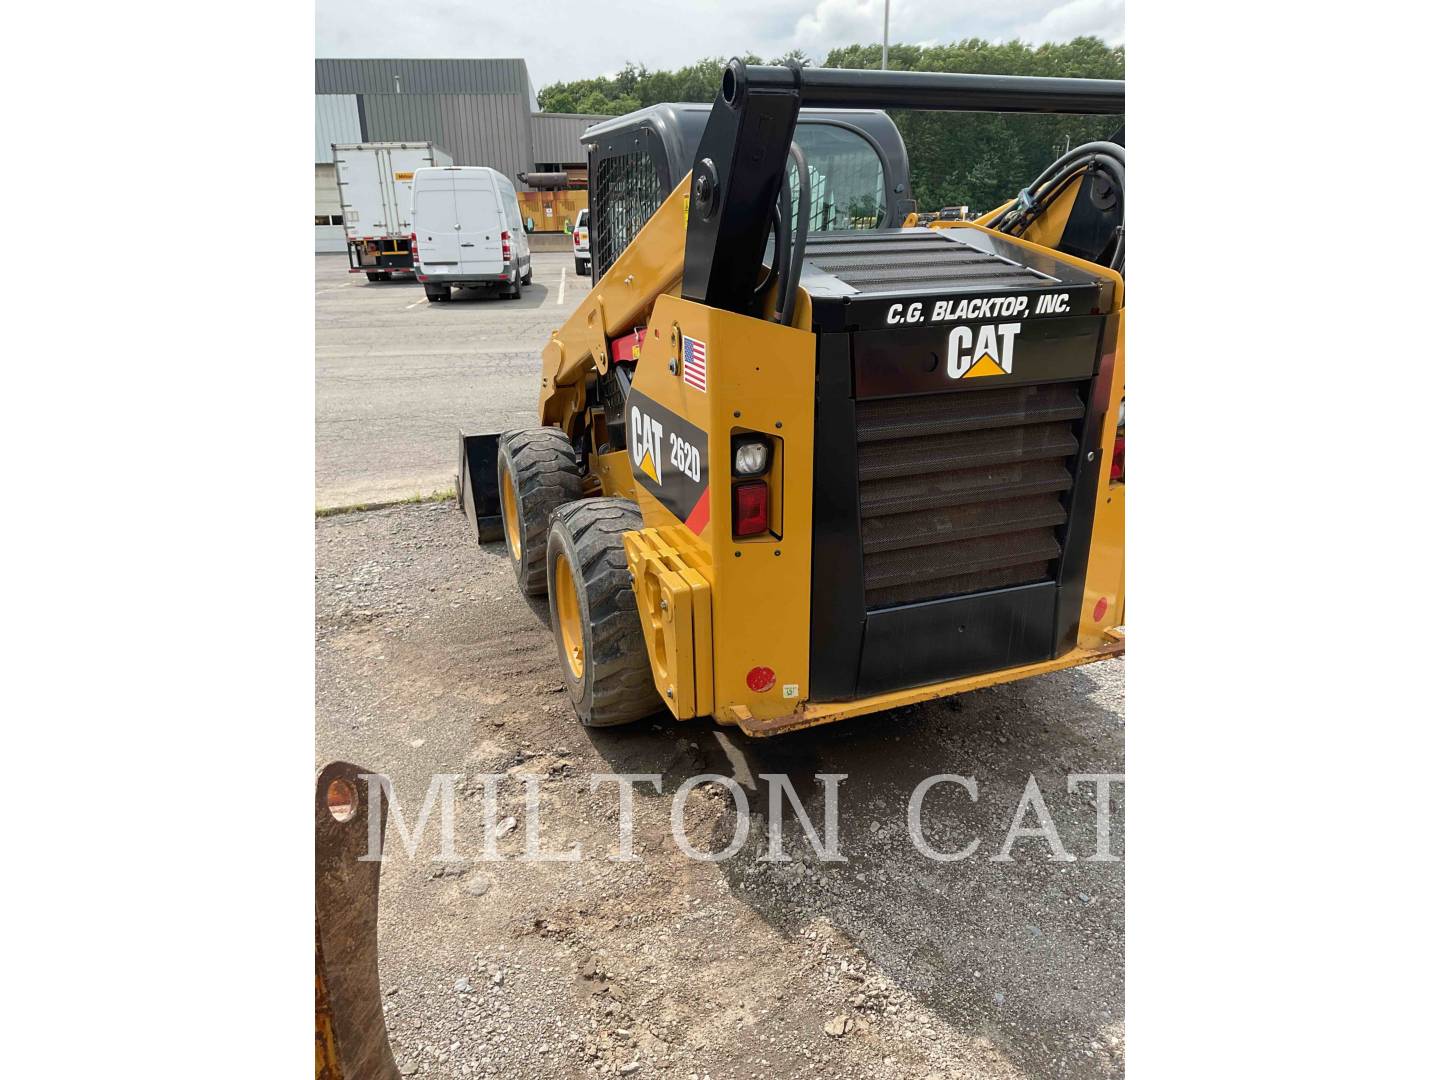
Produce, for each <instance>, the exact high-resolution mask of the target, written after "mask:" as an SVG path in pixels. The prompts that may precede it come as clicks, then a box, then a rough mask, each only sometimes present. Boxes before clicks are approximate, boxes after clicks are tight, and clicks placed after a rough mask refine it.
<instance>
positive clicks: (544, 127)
mask: <svg viewBox="0 0 1440 1080" xmlns="http://www.w3.org/2000/svg"><path fill="white" fill-rule="evenodd" d="M609 119H611V118H610V117H608V116H599V115H595V114H591V113H583V114H581V113H537V114H536V115H534V116H532V117H531V118H530V145H531V151H532V160H533V161H534V163H535V164H544V163H547V162H550V163H556V162H558V163H559V164H562V165H583V164H585V160H586V155H585V148H584V147H583V146H581V145H580V136H581V135H583V134H584V132H585V129H586V128H588V127H591V126H593V125H594V124H598V123H599V122H600V121H601V120H609Z"/></svg>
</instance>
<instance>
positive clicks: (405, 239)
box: [331, 142, 451, 281]
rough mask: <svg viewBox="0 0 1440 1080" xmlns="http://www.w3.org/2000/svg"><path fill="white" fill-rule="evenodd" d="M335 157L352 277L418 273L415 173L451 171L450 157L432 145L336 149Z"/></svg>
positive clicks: (376, 144)
mask: <svg viewBox="0 0 1440 1080" xmlns="http://www.w3.org/2000/svg"><path fill="white" fill-rule="evenodd" d="M331 152H332V153H333V155H334V158H335V180H336V182H337V183H338V184H339V185H340V205H341V207H342V208H343V210H344V213H345V241H346V243H345V246H346V250H347V251H348V252H349V253H350V272H351V273H352V274H361V273H363V274H364V275H365V276H366V277H367V278H368V279H369V280H371V281H388V280H389V279H390V276H391V274H396V273H401V274H411V273H414V265H415V264H414V258H413V256H412V254H411V251H410V234H411V233H413V232H414V231H415V230H414V227H413V226H412V224H411V221H410V204H411V195H410V188H411V185H412V184H413V183H414V180H415V170H416V169H423V168H430V167H434V166H443V165H449V164H450V163H451V158H450V155H449V154H447V153H445V151H443V150H441V149H440V148H439V147H438V146H436V145H435V144H434V143H431V142H370V143H348V144H340V143H336V144H332V146H331Z"/></svg>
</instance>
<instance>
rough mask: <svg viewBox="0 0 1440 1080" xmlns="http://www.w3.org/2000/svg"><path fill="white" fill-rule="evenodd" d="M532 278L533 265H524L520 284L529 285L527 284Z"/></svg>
mask: <svg viewBox="0 0 1440 1080" xmlns="http://www.w3.org/2000/svg"><path fill="white" fill-rule="evenodd" d="M534 280H535V267H534V266H533V265H532V266H527V267H525V277H524V278H522V279H521V281H520V284H521V285H529V284H530V283H531V282H532V281H534Z"/></svg>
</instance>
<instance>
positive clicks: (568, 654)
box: [555, 554, 585, 679]
mask: <svg viewBox="0 0 1440 1080" xmlns="http://www.w3.org/2000/svg"><path fill="white" fill-rule="evenodd" d="M555 620H556V622H558V623H559V624H560V627H559V629H560V651H561V652H563V653H564V654H565V662H566V663H567V664H569V665H570V671H571V673H572V674H573V675H574V676H575V678H577V679H580V678H584V676H585V635H584V633H583V632H582V630H581V628H580V594H579V593H578V592H576V591H575V574H574V573H573V572H572V571H571V569H570V560H569V559H567V558H566V557H565V556H564V555H563V554H561V555H557V556H556V557H555Z"/></svg>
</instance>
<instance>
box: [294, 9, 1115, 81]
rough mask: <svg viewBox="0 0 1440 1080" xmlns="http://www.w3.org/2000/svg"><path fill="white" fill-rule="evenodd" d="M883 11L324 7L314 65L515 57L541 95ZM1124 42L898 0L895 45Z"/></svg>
mask: <svg viewBox="0 0 1440 1080" xmlns="http://www.w3.org/2000/svg"><path fill="white" fill-rule="evenodd" d="M884 10H885V0H668V2H666V0H628V2H623V3H622V2H619V0H615V2H610V3H605V2H603V0H602V2H596V0H589V2H586V0H534V2H532V3H528V4H520V3H514V2H495V0H425V2H424V3H405V2H403V0H316V5H315V18H316V37H315V55H316V56H324V57H365V56H372V57H387V58H388V57H470V56H493V57H512V56H518V57H521V58H523V59H524V60H525V62H526V64H527V65H528V66H529V69H530V78H531V81H532V82H534V84H535V89H536V90H540V89H542V88H543V87H545V86H548V85H549V84H551V83H554V82H568V81H570V80H572V79H588V78H593V77H595V76H597V75H607V74H613V73H615V72H616V71H619V70H620V69H621V68H622V67H624V66H625V62H626V61H627V60H633V61H634V62H635V63H637V64H644V65H645V66H646V67H648V68H650V69H651V70H652V71H653V70H659V69H667V68H678V67H684V66H685V65H686V64H690V63H693V62H694V61H696V60H699V59H702V58H704V57H707V56H723V57H729V56H735V55H739V54H744V53H750V52H753V53H757V54H759V55H760V56H761V57H763V58H765V59H767V60H769V59H772V58H774V57H777V56H781V55H783V54H784V53H786V52H789V51H790V50H791V49H803V50H804V51H805V54H806V55H807V56H809V57H811V58H813V59H815V60H823V59H824V58H825V54H826V53H827V52H829V50H830V49H832V48H834V47H836V46H840V45H851V44H855V43H857V42H859V43H870V42H877V43H878V42H879V41H880V35H881V26H882V23H883V20H884ZM1082 34H1090V35H1093V36H1095V37H1098V38H1100V39H1102V40H1103V41H1106V42H1107V43H1109V44H1112V45H1118V44H1122V43H1123V42H1124V40H1125V4H1124V0H891V4H890V41H891V44H897V43H903V44H906V45H929V44H936V43H940V42H948V41H959V40H962V39H964V38H972V37H978V38H984V39H986V40H990V41H1009V40H1012V39H1014V38H1019V39H1021V40H1022V41H1029V42H1037V43H1038V42H1043V41H1068V40H1070V39H1071V38H1073V37H1078V36H1080V35H1082Z"/></svg>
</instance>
